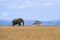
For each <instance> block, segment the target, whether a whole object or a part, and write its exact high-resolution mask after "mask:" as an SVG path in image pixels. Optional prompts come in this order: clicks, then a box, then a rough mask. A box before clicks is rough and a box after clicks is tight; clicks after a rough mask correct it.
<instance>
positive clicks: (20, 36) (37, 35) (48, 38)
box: [0, 26, 60, 40]
mask: <svg viewBox="0 0 60 40" xmlns="http://www.w3.org/2000/svg"><path fill="white" fill-rule="evenodd" d="M0 40H60V26H40V27H37V26H24V27H23V26H20V27H18V26H15V27H14V26H8V27H6V26H0Z"/></svg>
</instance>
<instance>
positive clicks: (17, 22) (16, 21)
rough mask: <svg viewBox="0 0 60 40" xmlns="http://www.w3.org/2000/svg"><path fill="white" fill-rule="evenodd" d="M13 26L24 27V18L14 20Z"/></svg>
mask: <svg viewBox="0 0 60 40" xmlns="http://www.w3.org/2000/svg"><path fill="white" fill-rule="evenodd" d="M12 24H13V26H15V25H16V24H18V25H19V26H21V25H23V26H24V20H23V19H22V18H18V19H14V20H13V21H12Z"/></svg>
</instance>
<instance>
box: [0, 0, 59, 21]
mask: <svg viewBox="0 0 60 40" xmlns="http://www.w3.org/2000/svg"><path fill="white" fill-rule="evenodd" d="M15 18H23V19H25V20H44V21H45V20H47V21H48V20H60V0H0V20H13V19H15Z"/></svg>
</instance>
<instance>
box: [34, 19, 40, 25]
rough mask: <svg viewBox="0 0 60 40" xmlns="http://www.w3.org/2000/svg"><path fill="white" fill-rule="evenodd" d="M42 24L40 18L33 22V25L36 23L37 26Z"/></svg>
mask: <svg viewBox="0 0 60 40" xmlns="http://www.w3.org/2000/svg"><path fill="white" fill-rule="evenodd" d="M40 24H41V22H40V21H38V20H36V21H35V22H34V23H33V25H36V26H40Z"/></svg>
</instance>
